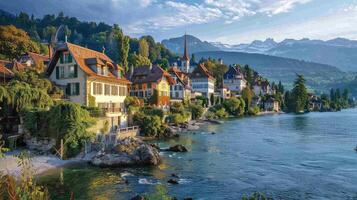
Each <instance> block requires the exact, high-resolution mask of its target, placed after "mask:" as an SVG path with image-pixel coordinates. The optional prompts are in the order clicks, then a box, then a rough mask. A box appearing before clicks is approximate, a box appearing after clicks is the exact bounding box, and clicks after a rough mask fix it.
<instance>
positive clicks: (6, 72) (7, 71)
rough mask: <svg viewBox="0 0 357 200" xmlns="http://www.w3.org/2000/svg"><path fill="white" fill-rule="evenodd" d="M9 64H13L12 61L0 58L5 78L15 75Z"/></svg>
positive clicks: (1, 70) (2, 74)
mask: <svg viewBox="0 0 357 200" xmlns="http://www.w3.org/2000/svg"><path fill="white" fill-rule="evenodd" d="M9 64H11V62H9V61H6V60H0V76H2V77H4V75H5V78H6V77H7V78H12V77H13V76H14V73H13V72H12V71H11V70H9V69H8V68H7V67H6V65H9Z"/></svg>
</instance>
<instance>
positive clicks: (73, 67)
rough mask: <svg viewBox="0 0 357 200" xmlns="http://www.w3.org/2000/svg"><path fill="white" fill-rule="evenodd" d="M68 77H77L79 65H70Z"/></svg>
mask: <svg viewBox="0 0 357 200" xmlns="http://www.w3.org/2000/svg"><path fill="white" fill-rule="evenodd" d="M68 77H69V78H76V77H77V65H70V66H68Z"/></svg>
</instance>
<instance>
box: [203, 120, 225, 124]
mask: <svg viewBox="0 0 357 200" xmlns="http://www.w3.org/2000/svg"><path fill="white" fill-rule="evenodd" d="M205 121H206V122H208V123H211V124H223V123H222V122H221V121H218V120H214V119H206V120H205Z"/></svg>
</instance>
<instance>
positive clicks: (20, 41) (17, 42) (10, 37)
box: [0, 25, 40, 60]
mask: <svg viewBox="0 0 357 200" xmlns="http://www.w3.org/2000/svg"><path fill="white" fill-rule="evenodd" d="M29 51H30V52H35V53H40V48H39V47H38V45H37V44H36V43H35V42H33V41H32V40H31V38H30V37H29V36H28V35H27V33H26V32H25V31H23V30H21V29H18V28H16V27H15V26H13V25H9V26H0V54H1V55H3V56H5V57H6V58H7V59H9V60H12V59H18V58H19V57H20V56H21V55H22V54H24V53H26V52H29Z"/></svg>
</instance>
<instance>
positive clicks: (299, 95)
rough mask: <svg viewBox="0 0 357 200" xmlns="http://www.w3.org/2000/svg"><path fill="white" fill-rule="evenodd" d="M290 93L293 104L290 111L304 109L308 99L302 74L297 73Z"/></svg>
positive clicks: (296, 111)
mask: <svg viewBox="0 0 357 200" xmlns="http://www.w3.org/2000/svg"><path fill="white" fill-rule="evenodd" d="M291 95H292V98H291V100H292V105H293V110H292V111H293V112H295V113H300V112H303V111H304V110H305V109H306V106H307V100H308V96H307V89H306V86H305V78H304V76H303V75H299V74H298V75H297V79H296V81H295V83H294V88H293V90H292V94H291Z"/></svg>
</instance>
